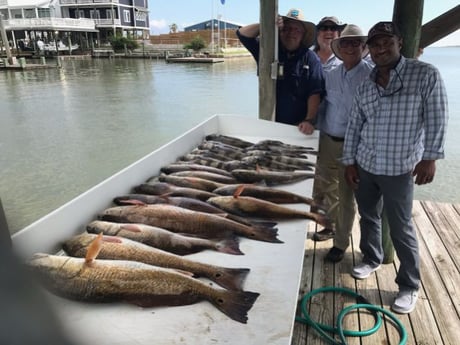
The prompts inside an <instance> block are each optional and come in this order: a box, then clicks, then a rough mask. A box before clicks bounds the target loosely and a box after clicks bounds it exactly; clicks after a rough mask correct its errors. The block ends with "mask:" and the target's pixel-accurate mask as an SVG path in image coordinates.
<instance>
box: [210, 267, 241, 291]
mask: <svg viewBox="0 0 460 345" xmlns="http://www.w3.org/2000/svg"><path fill="white" fill-rule="evenodd" d="M249 271H250V269H249V268H223V267H221V268H219V269H217V270H216V271H215V272H214V273H213V275H212V276H209V277H207V278H209V279H210V280H212V281H214V282H216V283H217V284H219V285H220V286H222V287H224V288H226V289H228V290H235V291H242V290H243V284H244V281H245V280H246V277H247V275H248V274H249Z"/></svg>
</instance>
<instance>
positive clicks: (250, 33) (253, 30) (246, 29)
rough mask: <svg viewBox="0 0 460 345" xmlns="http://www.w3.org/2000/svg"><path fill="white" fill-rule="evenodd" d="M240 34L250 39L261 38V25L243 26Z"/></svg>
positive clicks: (239, 30)
mask: <svg viewBox="0 0 460 345" xmlns="http://www.w3.org/2000/svg"><path fill="white" fill-rule="evenodd" d="M238 32H239V33H240V34H241V35H242V36H244V37H248V38H256V37H259V35H260V24H259V23H255V24H249V25H246V26H242V27H241V28H239V29H238Z"/></svg>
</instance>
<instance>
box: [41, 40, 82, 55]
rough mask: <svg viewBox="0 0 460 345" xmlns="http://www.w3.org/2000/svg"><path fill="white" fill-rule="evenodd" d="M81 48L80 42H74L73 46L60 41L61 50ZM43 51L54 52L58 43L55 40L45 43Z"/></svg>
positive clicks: (59, 48)
mask: <svg viewBox="0 0 460 345" xmlns="http://www.w3.org/2000/svg"><path fill="white" fill-rule="evenodd" d="M78 48H80V46H79V45H78V44H72V45H71V46H66V45H65V44H64V43H62V42H61V41H59V42H58V50H59V51H60V52H69V51H70V52H72V51H74V50H76V49H78ZM41 50H43V51H45V52H50V53H53V52H56V44H55V42H52V41H51V42H49V43H45V44H43V45H42V49H41Z"/></svg>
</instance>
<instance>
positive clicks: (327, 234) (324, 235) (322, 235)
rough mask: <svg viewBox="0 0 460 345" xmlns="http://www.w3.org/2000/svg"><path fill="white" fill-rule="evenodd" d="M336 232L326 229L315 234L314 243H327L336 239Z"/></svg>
mask: <svg viewBox="0 0 460 345" xmlns="http://www.w3.org/2000/svg"><path fill="white" fill-rule="evenodd" d="M334 234H335V231H334V230H332V229H329V228H324V229H323V230H321V231H318V232H315V233H314V234H313V236H312V240H313V241H317V242H320V241H327V240H330V239H331V238H333V237H334Z"/></svg>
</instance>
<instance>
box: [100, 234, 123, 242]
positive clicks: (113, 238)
mask: <svg viewBox="0 0 460 345" xmlns="http://www.w3.org/2000/svg"><path fill="white" fill-rule="evenodd" d="M102 241H103V242H109V243H123V241H122V239H121V238H120V237H117V236H102Z"/></svg>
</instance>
